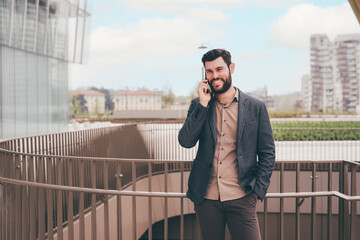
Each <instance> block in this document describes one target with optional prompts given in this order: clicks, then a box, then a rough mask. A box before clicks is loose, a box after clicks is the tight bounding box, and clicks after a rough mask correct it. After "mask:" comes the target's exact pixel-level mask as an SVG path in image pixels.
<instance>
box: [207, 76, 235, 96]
mask: <svg viewBox="0 0 360 240" xmlns="http://www.w3.org/2000/svg"><path fill="white" fill-rule="evenodd" d="M215 80H221V81H223V87H222V88H221V89H218V90H215V89H214V87H213V85H212V83H213V81H215ZM231 82H232V78H231V73H229V76H228V77H227V78H226V79H224V78H214V79H212V80H211V84H210V88H211V91H212V92H213V93H215V94H221V93H224V92H226V91H227V90H229V88H230V87H231Z"/></svg>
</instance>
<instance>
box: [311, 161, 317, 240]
mask: <svg viewBox="0 0 360 240" xmlns="http://www.w3.org/2000/svg"><path fill="white" fill-rule="evenodd" d="M316 179H317V176H316V163H315V162H314V163H313V164H312V189H311V190H312V192H316ZM311 239H312V240H316V197H312V198H311Z"/></svg>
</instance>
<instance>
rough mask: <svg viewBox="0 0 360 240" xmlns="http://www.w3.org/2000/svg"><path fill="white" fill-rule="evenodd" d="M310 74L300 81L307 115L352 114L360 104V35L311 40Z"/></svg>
mask: <svg viewBox="0 0 360 240" xmlns="http://www.w3.org/2000/svg"><path fill="white" fill-rule="evenodd" d="M310 51H311V53H310V55H311V60H310V64H311V72H310V78H309V79H302V92H303V94H302V97H303V101H304V103H305V108H306V111H316V112H317V111H322V112H331V111H337V112H355V111H356V108H357V106H358V105H359V104H360V102H359V100H360V94H359V93H360V81H359V79H360V34H346V35H339V36H338V37H337V38H336V39H335V41H334V42H331V41H330V40H329V38H328V37H327V36H326V35H325V34H315V35H312V36H311V39H310Z"/></svg>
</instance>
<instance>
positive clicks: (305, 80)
mask: <svg viewBox="0 0 360 240" xmlns="http://www.w3.org/2000/svg"><path fill="white" fill-rule="evenodd" d="M311 94H312V84H311V81H310V76H309V75H308V74H305V75H304V76H303V77H302V78H301V98H302V99H303V102H304V108H305V109H304V110H305V111H306V112H310V111H311Z"/></svg>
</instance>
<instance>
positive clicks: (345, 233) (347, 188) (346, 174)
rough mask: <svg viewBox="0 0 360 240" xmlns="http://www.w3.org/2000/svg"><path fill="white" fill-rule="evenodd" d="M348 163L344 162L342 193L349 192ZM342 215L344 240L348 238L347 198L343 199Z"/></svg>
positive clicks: (348, 216)
mask: <svg viewBox="0 0 360 240" xmlns="http://www.w3.org/2000/svg"><path fill="white" fill-rule="evenodd" d="M348 176H349V164H348V163H347V162H344V175H343V178H344V180H343V183H344V189H343V193H344V194H346V195H348V194H349V179H348ZM342 202H343V206H344V207H343V216H344V226H343V238H344V239H345V240H348V239H350V215H349V202H348V201H347V200H343V201H342Z"/></svg>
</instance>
